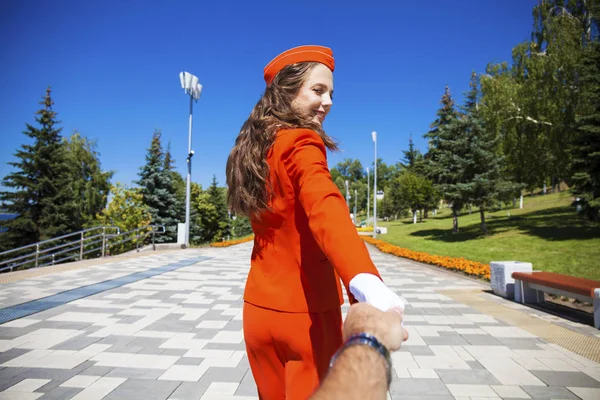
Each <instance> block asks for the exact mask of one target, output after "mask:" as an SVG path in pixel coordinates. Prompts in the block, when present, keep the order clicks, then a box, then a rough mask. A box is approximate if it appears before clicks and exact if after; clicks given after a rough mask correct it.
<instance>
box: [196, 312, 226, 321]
mask: <svg viewBox="0 0 600 400" xmlns="http://www.w3.org/2000/svg"><path fill="white" fill-rule="evenodd" d="M222 312H223V311H222V310H210V311H207V312H206V314H204V315H202V318H201V319H202V320H210V321H231V319H232V318H233V316H231V315H221V314H222Z"/></svg>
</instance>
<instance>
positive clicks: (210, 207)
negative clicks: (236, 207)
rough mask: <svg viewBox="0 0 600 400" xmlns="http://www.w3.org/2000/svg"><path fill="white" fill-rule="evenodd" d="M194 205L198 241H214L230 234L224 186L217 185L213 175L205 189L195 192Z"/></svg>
mask: <svg viewBox="0 0 600 400" xmlns="http://www.w3.org/2000/svg"><path fill="white" fill-rule="evenodd" d="M195 196H196V197H195V199H194V206H195V208H196V210H197V213H198V225H199V227H200V242H201V243H203V242H204V243H205V242H214V241H221V240H223V239H226V238H227V236H229V235H230V232H229V228H230V219H229V213H228V211H227V203H226V200H225V191H224V188H220V187H218V186H217V178H216V177H215V176H213V180H212V184H211V185H210V186H209V187H208V189H207V190H206V191H199V192H196V193H195Z"/></svg>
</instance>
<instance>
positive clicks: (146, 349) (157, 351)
mask: <svg viewBox="0 0 600 400" xmlns="http://www.w3.org/2000/svg"><path fill="white" fill-rule="evenodd" d="M164 351H165V349H161V348H160V347H144V348H142V350H140V351H139V352H138V354H153V355H155V356H157V355H160V354H162V353H163V352H164Z"/></svg>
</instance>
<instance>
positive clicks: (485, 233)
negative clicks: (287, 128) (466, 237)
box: [479, 207, 488, 235]
mask: <svg viewBox="0 0 600 400" xmlns="http://www.w3.org/2000/svg"><path fill="white" fill-rule="evenodd" d="M479 215H480V216H481V231H482V232H483V234H484V235H487V234H488V232H487V226H486V224H485V210H484V209H483V207H479Z"/></svg>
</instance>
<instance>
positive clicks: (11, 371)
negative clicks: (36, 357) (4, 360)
mask: <svg viewBox="0 0 600 400" xmlns="http://www.w3.org/2000/svg"><path fill="white" fill-rule="evenodd" d="M28 369H29V368H21V367H19V368H13V367H5V368H2V369H0V378H12V377H14V376H17V375H21V374H22V373H24V372H26V371H27V370H28Z"/></svg>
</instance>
